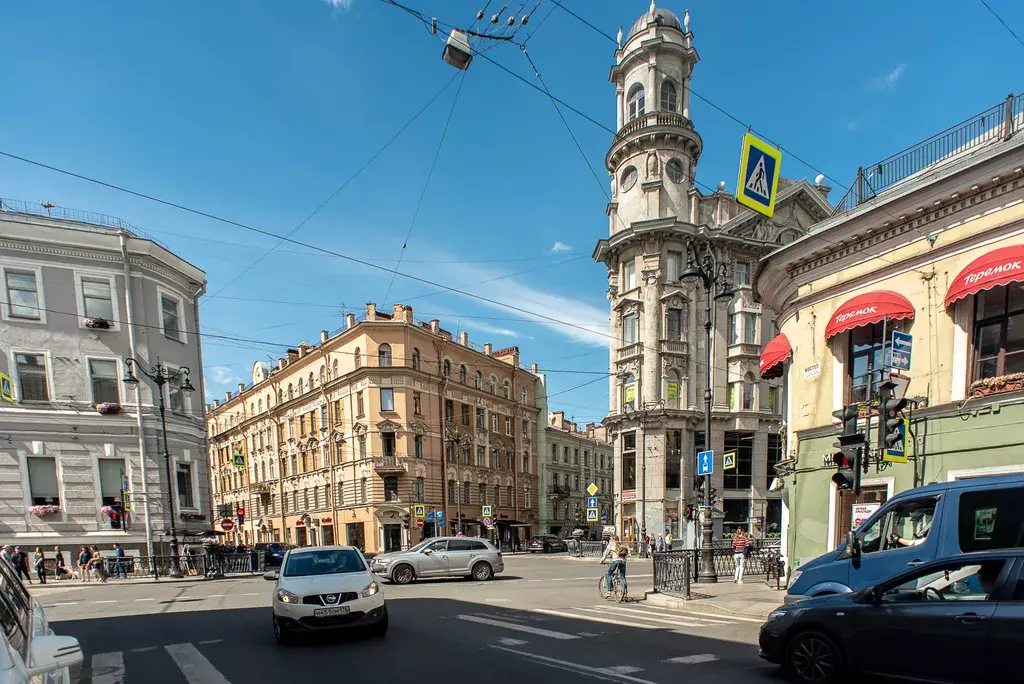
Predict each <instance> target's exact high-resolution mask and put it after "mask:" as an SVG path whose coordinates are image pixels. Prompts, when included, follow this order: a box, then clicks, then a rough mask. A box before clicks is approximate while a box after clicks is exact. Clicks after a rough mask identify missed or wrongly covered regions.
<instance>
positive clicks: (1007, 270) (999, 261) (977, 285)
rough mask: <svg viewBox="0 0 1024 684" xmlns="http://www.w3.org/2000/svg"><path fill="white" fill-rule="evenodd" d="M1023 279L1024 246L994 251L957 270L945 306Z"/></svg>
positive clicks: (1012, 246) (1013, 246)
mask: <svg viewBox="0 0 1024 684" xmlns="http://www.w3.org/2000/svg"><path fill="white" fill-rule="evenodd" d="M1022 280H1024V245H1011V246H1009V247H1001V248H1000V249H994V250H992V251H991V252H989V253H988V254H986V255H984V256H981V257H978V258H977V259H975V260H974V261H972V262H971V263H970V264H968V265H967V268H965V269H964V270H962V271H960V275H958V276H957V277H956V280H954V281H953V284H952V285H950V286H949V291H948V292H947V293H946V306H949V305H950V304H952V303H953V302H955V301H957V300H958V299H963V298H964V297H967V296H968V295H973V294H978V293H979V292H984V291H985V290H991V289H992V288H993V287H996V286H997V285H1009V284H1010V283H1016V282H1020V281H1022Z"/></svg>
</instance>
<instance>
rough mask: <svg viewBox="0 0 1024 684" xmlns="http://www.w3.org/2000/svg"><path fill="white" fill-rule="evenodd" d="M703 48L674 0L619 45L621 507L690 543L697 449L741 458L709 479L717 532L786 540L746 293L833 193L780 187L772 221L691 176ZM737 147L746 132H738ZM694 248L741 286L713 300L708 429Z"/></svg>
mask: <svg viewBox="0 0 1024 684" xmlns="http://www.w3.org/2000/svg"><path fill="white" fill-rule="evenodd" d="M698 60H699V57H698V55H697V52H696V49H695V48H694V46H693V34H692V33H691V32H690V31H689V15H688V14H687V15H686V16H685V18H684V20H683V21H682V22H681V21H680V20H679V18H678V17H676V15H674V14H673V13H672V12H669V11H667V10H664V9H660V8H659V9H654V10H653V11H650V12H646V13H645V14H644V15H642V16H641V17H640V18H639V19H638V20H637V21H636V22H635V23H634V25H633V27H632V28H631V30H630V31H629V33H628V34H627V35H626V38H625V42H624V43H623V44H622V46H621V47H620V48H619V49H618V50H617V51H616V53H615V64H614V66H613V67H612V69H611V74H610V80H611V82H612V83H614V84H615V87H616V100H617V122H618V130H619V132H618V134H617V135H616V136H615V138H614V139H613V140H612V143H611V146H610V148H609V150H608V153H607V155H606V158H605V162H606V168H607V170H608V172H609V174H610V176H611V183H612V197H611V202H610V203H609V204H608V205H607V207H606V213H607V215H608V223H609V226H608V230H609V237H607V238H603V239H600V240H599V241H598V243H597V246H596V248H595V250H594V259H595V260H596V261H598V262H599V263H602V264H604V265H605V266H606V267H607V269H608V299H609V301H610V303H611V337H612V340H613V341H612V342H611V349H610V355H609V371H610V394H609V396H610V401H609V415H608V417H607V418H606V419H605V421H604V424H605V425H606V426H607V427H608V430H609V433H610V435H611V437H612V440H613V444H614V468H615V476H614V505H613V509H614V513H615V522H616V525H617V527H618V529H619V532H620V533H621V534H623V535H626V536H627V537H639V536H640V534H641V532H642V531H643V530H646V531H647V532H648V533H649V534H652V535H654V534H658V533H665V532H671V533H672V535H673V536H674V537H675V538H676V539H681V540H683V542H684V543H688V544H692V543H693V541H694V540H693V535H692V527H693V526H692V525H689V524H687V522H686V510H687V505H688V504H691V503H695V501H694V499H693V479H694V474H695V473H694V463H695V458H694V457H695V452H696V451H698V450H700V449H701V448H703V446H704V445H705V444H708V445H709V447H710V448H711V449H713V450H714V452H715V454H716V455H720V454H722V453H723V452H729V451H734V452H736V454H737V466H736V468H735V469H733V470H730V471H727V472H725V473H723V472H722V463H721V457H720V456H719V457H718V464H717V467H716V471H715V474H714V478H713V486H714V488H715V489H716V490H717V498H718V503H717V504H716V506H715V510H714V513H713V517H714V521H715V530H716V534H717V535H722V534H729V533H731V532H733V531H735V530H736V529H739V528H743V529H746V530H748V531H750V532H752V533H754V534H757V535H765V536H768V535H777V534H778V533H779V531H780V526H781V516H782V505H781V500H780V496H781V495H780V494H779V493H776V492H769V491H768V490H769V485H770V483H771V481H772V479H773V477H774V470H773V468H772V462H773V460H778V458H779V457H780V454H781V449H782V443H781V439H780V437H779V428H780V424H781V421H782V420H783V412H782V407H783V392H784V387H783V384H782V381H781V380H779V379H768V380H766V379H762V378H761V376H760V374H759V370H760V369H759V357H760V354H761V349H762V346H763V345H764V344H765V343H766V342H767V341H769V340H770V339H772V338H773V337H774V336H775V334H776V330H775V328H774V324H773V318H774V316H773V313H772V312H771V311H770V310H767V309H765V308H764V306H763V305H761V304H760V303H759V302H758V301H756V299H755V296H754V292H753V291H752V289H751V283H752V282H753V279H754V278H753V277H754V274H755V273H756V269H757V268H758V264H759V262H760V259H761V258H762V257H763V256H764V255H766V254H768V253H769V252H770V251H772V249H774V248H776V247H777V246H778V245H779V244H783V243H786V242H790V241H792V240H794V239H796V238H797V237H799V236H801V235H803V234H804V233H805V232H806V230H807V227H808V226H810V225H811V224H813V223H814V222H816V221H819V220H822V219H823V218H825V217H826V216H827V215H829V213H831V209H832V208H831V206H830V205H829V203H828V200H827V193H828V188H826V187H823V186H815V185H812V184H811V183H808V182H807V181H805V180H801V181H789V180H785V179H783V180H782V181H780V186H779V192H778V196H777V205H776V211H775V216H774V217H773V218H772V219H771V220H767V219H765V218H763V217H762V216H760V215H759V214H755V213H753V212H751V211H749V210H747V209H745V208H743V207H742V206H740V205H739V204H738V203H737V202H736V201H735V199H734V198H733V197H732V195H731V194H729V193H727V192H726V191H725V183H721V184H719V186H718V191H716V192H711V193H709V194H703V193H702V192H700V190H698V188H697V187H696V184H695V182H694V179H695V177H696V165H697V163H698V161H699V159H700V156H701V153H702V151H703V142H702V140H701V138H700V136H699V135H698V134H697V131H696V130H695V128H694V125H693V122H692V121H691V120H690V111H689V92H690V91H689V83H690V78H691V75H692V71H693V68H694V66H695V65H696V64H697V62H698ZM737 142H739V137H737ZM691 248H692V249H693V250H694V251H696V252H697V253H698V256H703V254H705V253H706V252H707V251H708V250H710V252H711V253H712V254H713V255H714V258H715V260H716V262H717V264H718V265H719V266H721V267H724V268H725V270H726V271H727V273H728V275H729V277H730V279H731V280H732V281H733V283H734V284H735V291H736V296H735V297H734V298H733V299H732V301H731V302H730V303H729V304H728V306H727V307H726V308H721V307H720V306H716V305H714V304H713V307H712V311H713V322H712V329H711V357H712V369H711V382H712V390H713V408H712V433H711V435H710V437H706V436H705V435H704V415H705V414H704V389H705V386H706V381H705V372H706V369H705V364H704V358H705V329H704V326H705V293H704V289H703V286H700V287H697V286H695V285H694V284H693V283H692V282H680V275H681V274H682V272H683V271H684V270H685V268H686V266H687V263H688V261H689V259H690V254H691V253H692V252H691Z"/></svg>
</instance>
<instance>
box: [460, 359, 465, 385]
mask: <svg viewBox="0 0 1024 684" xmlns="http://www.w3.org/2000/svg"><path fill="white" fill-rule="evenodd" d="M459 382H461V383H462V384H463V385H465V384H466V367H465V366H464V365H463V364H461V363H460V364H459Z"/></svg>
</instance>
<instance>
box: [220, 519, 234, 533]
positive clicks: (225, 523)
mask: <svg viewBox="0 0 1024 684" xmlns="http://www.w3.org/2000/svg"><path fill="white" fill-rule="evenodd" d="M220 527H221V529H222V530H224V531H225V532H230V531H231V530H233V529H234V528H235V521H234V520H232V519H231V518H224V519H223V520H221V521H220Z"/></svg>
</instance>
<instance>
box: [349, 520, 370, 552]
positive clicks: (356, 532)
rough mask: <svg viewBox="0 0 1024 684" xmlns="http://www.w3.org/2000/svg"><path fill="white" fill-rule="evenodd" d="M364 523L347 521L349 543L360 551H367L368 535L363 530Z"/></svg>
mask: <svg viewBox="0 0 1024 684" xmlns="http://www.w3.org/2000/svg"><path fill="white" fill-rule="evenodd" d="M363 525H364V524H363V523H361V522H359V523H347V524H346V525H345V535H346V536H347V537H348V545H349V546H354V547H356V548H357V549H359V550H360V551H366V536H365V533H364V531H363Z"/></svg>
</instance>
